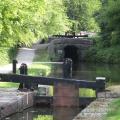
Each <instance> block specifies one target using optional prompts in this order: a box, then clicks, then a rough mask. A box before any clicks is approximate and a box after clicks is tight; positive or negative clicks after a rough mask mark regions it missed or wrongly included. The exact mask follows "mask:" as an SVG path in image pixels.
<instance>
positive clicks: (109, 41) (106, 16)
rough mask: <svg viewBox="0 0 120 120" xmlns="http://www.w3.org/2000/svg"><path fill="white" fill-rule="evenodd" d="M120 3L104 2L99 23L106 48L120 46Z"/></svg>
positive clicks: (113, 0) (109, 0)
mask: <svg viewBox="0 0 120 120" xmlns="http://www.w3.org/2000/svg"><path fill="white" fill-rule="evenodd" d="M119 6H120V1H119V0H104V1H103V6H102V7H101V10H100V12H99V17H98V23H99V26H100V28H101V37H102V38H101V42H102V44H103V46H104V47H110V46H113V45H118V44H120V40H119V38H120V22H119V21H120V15H119V13H120V7H119Z"/></svg>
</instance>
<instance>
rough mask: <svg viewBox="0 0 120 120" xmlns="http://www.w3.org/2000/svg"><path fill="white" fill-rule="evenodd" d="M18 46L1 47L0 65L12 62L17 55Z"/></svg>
mask: <svg viewBox="0 0 120 120" xmlns="http://www.w3.org/2000/svg"><path fill="white" fill-rule="evenodd" d="M16 53H17V48H16V47H14V48H9V47H0V65H4V64H8V63H10V62H11V61H12V60H13V59H14V57H15V56H16Z"/></svg>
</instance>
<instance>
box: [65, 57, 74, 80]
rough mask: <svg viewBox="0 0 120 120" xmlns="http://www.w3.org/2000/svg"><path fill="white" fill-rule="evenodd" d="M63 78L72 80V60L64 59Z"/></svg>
mask: <svg viewBox="0 0 120 120" xmlns="http://www.w3.org/2000/svg"><path fill="white" fill-rule="evenodd" d="M63 77H64V78H72V60H71V59H70V58H66V59H65V60H64V63H63Z"/></svg>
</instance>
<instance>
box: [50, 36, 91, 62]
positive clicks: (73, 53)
mask: <svg viewBox="0 0 120 120" xmlns="http://www.w3.org/2000/svg"><path fill="white" fill-rule="evenodd" d="M92 45H93V41H92V40H91V39H90V38H87V37H86V38H84V37H81V38H75V37H74V38H67V37H61V38H54V39H53V40H52V41H51V42H50V44H49V46H48V51H49V54H50V57H51V60H52V61H63V59H64V58H71V59H72V60H73V63H78V62H79V61H83V60H84V56H85V53H86V50H87V49H88V48H89V47H91V46H92Z"/></svg>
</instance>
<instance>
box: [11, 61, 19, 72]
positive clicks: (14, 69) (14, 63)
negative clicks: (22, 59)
mask: <svg viewBox="0 0 120 120" xmlns="http://www.w3.org/2000/svg"><path fill="white" fill-rule="evenodd" d="M17 63H18V62H17V60H13V62H12V65H13V69H12V70H13V73H14V74H16V64H17Z"/></svg>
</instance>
